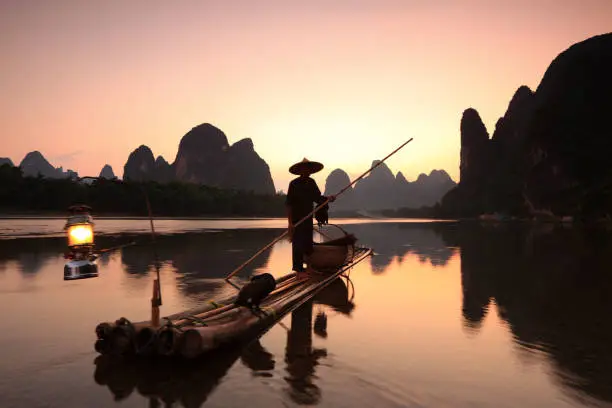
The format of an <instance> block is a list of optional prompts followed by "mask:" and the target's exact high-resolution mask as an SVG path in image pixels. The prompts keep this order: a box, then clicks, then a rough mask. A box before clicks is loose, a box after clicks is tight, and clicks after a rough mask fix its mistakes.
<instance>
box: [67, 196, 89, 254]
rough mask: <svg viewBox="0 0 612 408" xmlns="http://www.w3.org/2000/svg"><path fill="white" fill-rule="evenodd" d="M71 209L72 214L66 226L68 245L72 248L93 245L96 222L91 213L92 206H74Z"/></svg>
mask: <svg viewBox="0 0 612 408" xmlns="http://www.w3.org/2000/svg"><path fill="white" fill-rule="evenodd" d="M70 210H71V211H72V214H71V215H70V217H68V221H66V226H65V227H64V229H65V230H66V232H67V235H68V246H69V247H70V248H71V249H72V248H78V247H83V246H93V243H94V242H93V241H94V232H93V226H94V222H93V219H92V218H91V215H89V210H90V208H89V207H87V206H72V207H70Z"/></svg>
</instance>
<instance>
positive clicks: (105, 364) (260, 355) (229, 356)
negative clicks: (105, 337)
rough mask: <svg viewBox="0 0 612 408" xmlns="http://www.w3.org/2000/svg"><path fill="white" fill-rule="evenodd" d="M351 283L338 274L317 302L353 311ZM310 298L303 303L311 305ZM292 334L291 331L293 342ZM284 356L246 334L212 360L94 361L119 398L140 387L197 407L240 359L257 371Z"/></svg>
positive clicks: (160, 399)
mask: <svg viewBox="0 0 612 408" xmlns="http://www.w3.org/2000/svg"><path fill="white" fill-rule="evenodd" d="M348 281H349V280H348V279H347V282H348ZM347 285H348V284H345V283H344V280H343V279H341V278H339V279H336V280H334V281H333V282H332V283H331V284H330V285H329V286H327V287H326V288H324V289H323V290H321V291H320V292H319V293H318V294H317V295H316V296H314V297H313V298H312V300H311V302H313V305H316V304H319V305H325V306H328V307H330V308H331V309H332V310H339V311H341V313H343V314H346V315H350V311H351V310H352V309H353V304H352V301H351V299H350V296H349V290H348V286H347ZM306 303H307V302H306ZM306 303H305V304H303V305H301V306H300V307H308V305H307V304H306ZM310 307H313V306H310ZM315 323H316V320H315ZM292 339H293V338H292V337H288V338H287V342H288V343H290V342H291V341H292ZM281 358H282V357H281V356H277V357H275V356H273V355H272V354H270V353H269V352H268V351H267V350H266V349H265V348H264V347H263V346H262V344H261V343H260V342H259V339H257V338H255V339H245V341H244V342H243V343H242V344H240V347H228V348H226V349H224V350H220V351H219V352H217V353H214V355H211V356H210V357H209V358H207V359H206V364H201V362H199V361H198V360H176V359H159V358H158V359H133V360H132V359H125V358H115V357H114V356H113V355H99V356H97V357H96V358H95V361H94V364H95V370H94V375H93V376H94V380H95V382H96V383H97V384H98V385H100V386H104V387H106V388H107V389H108V390H109V391H110V392H111V393H112V395H113V397H114V398H115V401H117V402H118V401H121V400H124V399H126V398H128V397H129V396H130V395H131V394H132V393H134V392H137V393H139V394H140V395H142V396H143V397H146V398H148V399H149V401H153V402H157V403H158V404H159V406H162V405H163V404H166V406H170V405H171V404H174V403H177V404H180V405H181V406H184V407H186V408H188V407H194V408H195V407H201V406H202V405H203V404H204V403H205V402H206V401H207V400H208V398H209V395H210V394H211V392H212V391H214V389H215V388H216V387H217V385H218V384H219V383H220V382H221V381H222V379H223V377H225V375H226V374H227V372H228V371H229V369H230V368H231V367H232V366H233V365H234V364H235V363H236V361H238V360H239V359H240V360H242V362H243V363H244V364H245V365H246V366H248V367H249V369H251V370H253V371H268V370H270V369H272V368H273V367H274V360H275V359H276V360H277V361H278V360H279V359H281ZM150 406H153V403H151V405H150Z"/></svg>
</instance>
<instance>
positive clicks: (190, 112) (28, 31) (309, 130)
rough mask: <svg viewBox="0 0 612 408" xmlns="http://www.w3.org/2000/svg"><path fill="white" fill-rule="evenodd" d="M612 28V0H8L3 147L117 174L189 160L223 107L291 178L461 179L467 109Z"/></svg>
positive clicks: (281, 184) (489, 102)
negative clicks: (139, 152) (151, 163)
mask: <svg viewBox="0 0 612 408" xmlns="http://www.w3.org/2000/svg"><path fill="white" fill-rule="evenodd" d="M609 31H612V1H611V0H531V1H524V0H514V1H511V0H481V1H475V0H461V1H459V0H429V1H426V0H422V1H417V0H403V1H400V0H395V1H392V0H371V1H360V0H351V1H350V0H336V1H331V0H309V1H297V0H296V1H292V0H242V1H237V0H224V1H212V0H210V1H208V0H200V1H183V0H177V1H161V0H159V1H158V0H147V1H142V0H129V1H126V0H104V1H76V0H74V1H70V0H48V1H42V0H41V1H35V0H2V2H0V47H1V50H2V75H1V76H0V88H1V89H2V92H1V95H2V97H1V99H0V135H1V139H0V140H1V141H0V157H9V158H11V159H12V160H13V162H15V164H19V162H20V161H21V160H22V158H23V157H24V155H25V154H26V153H27V152H29V151H32V150H39V151H41V152H42V153H43V154H44V155H45V157H46V158H47V159H48V160H49V161H50V162H51V163H52V164H53V165H54V166H60V165H61V166H63V167H64V168H65V169H66V168H71V169H74V170H76V171H78V172H79V175H81V176H85V175H98V173H99V172H100V169H101V168H102V166H103V165H104V164H105V163H108V164H110V165H112V166H113V169H114V171H115V173H116V174H117V175H118V176H120V177H121V176H122V175H123V165H124V163H125V161H126V160H127V157H128V155H129V153H130V152H131V151H132V150H134V149H135V148H136V147H138V146H139V145H141V144H146V145H148V146H149V147H151V149H152V150H153V153H154V154H155V155H156V156H157V155H160V154H161V155H163V156H164V157H165V158H166V160H168V161H169V162H170V163H172V161H174V157H175V155H176V152H177V147H178V143H179V141H180V138H181V137H182V136H183V135H184V134H185V133H186V132H187V131H189V130H190V129H191V128H192V127H193V126H196V125H198V124H200V123H203V122H209V123H212V124H213V125H215V126H217V127H219V128H220V129H221V130H223V131H224V132H225V133H226V135H227V136H228V138H229V141H230V143H234V142H236V141H238V140H239V139H242V138H245V137H250V138H252V139H253V141H254V144H255V149H256V151H257V152H258V153H259V155H260V156H261V157H263V158H264V160H266V162H267V163H268V164H269V166H270V169H271V171H272V176H273V178H274V181H275V185H276V189H277V190H280V189H282V190H285V191H286V187H287V183H288V181H289V180H290V179H291V175H290V174H289V173H288V172H287V168H288V167H289V165H291V164H292V163H293V162H295V161H299V160H301V159H302V157H304V156H306V157H308V158H310V159H312V160H318V161H322V162H323V163H324V164H325V166H326V168H325V169H324V170H323V171H322V172H321V173H320V174H317V177H316V179H317V181H319V183H320V186H321V188H323V185H322V184H321V183H324V179H325V177H326V176H327V174H328V173H329V171H331V170H333V169H334V168H338V167H340V168H343V169H345V170H346V171H347V172H348V173H349V174H350V175H351V177H356V176H358V175H359V174H360V173H361V172H363V171H365V170H367V168H369V166H370V164H371V162H372V160H374V159H377V158H378V159H380V158H382V157H384V156H385V155H386V154H388V153H389V152H390V151H392V150H393V149H394V148H395V147H397V146H398V145H400V144H401V143H402V142H403V141H405V140H407V139H408V138H410V137H414V141H413V142H412V143H411V144H409V145H408V146H406V147H405V148H404V149H403V150H402V151H400V153H398V154H397V155H396V156H394V157H393V158H391V159H390V160H389V162H388V164H389V167H390V168H391V169H392V170H393V171H394V172H397V171H402V172H403V173H404V175H406V177H407V178H408V180H414V179H415V178H416V177H417V176H418V174H419V173H421V172H427V173H429V171H431V170H432V169H434V168H437V169H440V168H443V169H445V170H447V171H448V172H449V174H450V175H451V177H453V179H455V180H458V177H459V147H460V146H459V122H460V119H461V114H462V112H463V110H464V109H466V108H468V107H474V108H476V109H477V110H478V111H479V112H480V114H481V116H482V118H483V120H484V122H485V124H486V126H487V128H488V129H489V132H492V130H493V129H494V125H495V122H496V121H497V119H498V117H499V116H501V115H503V113H504V111H505V110H506V107H507V104H508V102H509V100H510V98H511V97H512V95H513V93H514V91H515V90H516V89H517V88H518V87H519V86H520V85H522V84H525V85H528V86H529V87H531V88H532V89H535V88H536V87H537V85H538V84H539V82H540V80H541V78H542V75H543V74H544V72H545V70H546V68H547V67H548V65H549V64H550V62H551V61H552V60H553V59H554V58H555V57H556V56H557V55H558V54H559V53H560V52H562V51H563V50H565V49H566V48H567V47H569V46H570V45H572V44H573V43H576V42H579V41H582V40H584V39H586V38H588V37H590V36H593V35H597V34H602V33H606V32H609Z"/></svg>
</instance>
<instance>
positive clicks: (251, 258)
mask: <svg viewBox="0 0 612 408" xmlns="http://www.w3.org/2000/svg"><path fill="white" fill-rule="evenodd" d="M412 139H413V138H410V139H408V140H407V141H405V142H404V143H402V144H401V146H399V147H398V148H397V149H395V150H393V151H392V152H391V153H389V154H388V155H387V156H386V157H385V158H384V159H382V160H381V161H379V162H378V163H376V164H375V165H374V166H372V167H370V169H368V170H367V171H366V172H365V173H363V174H362V175H361V176H359V177H357V178H356V179H355V180H353V181H351V182H350V183H349V184H348V185H347V186H346V187H344V188H343V189H342V190H340V191H339V192H338V193H336V194H335V195H334V196H330V197H328V198H327V199H326V200H325V201H324V202H323V203H322V204H319V206H317V207H316V208H315V209H314V210H312V211H311V212H310V213H309V214H308V215H306V216H305V217H303V218H302V219H301V220H299V221H298V222H296V223H295V224H294V227H297V226H298V225H300V224H301V223H303V222H304V221H306V220H307V219H308V218H311V217H312V215H313V214H314V213H316V212H317V211H319V209H321V208H323V207H324V206H325V205H326V204H327V203H329V202H330V201H331V199H332V197H333V198H334V199H335V198H336V197H338V196H339V195H341V194H342V193H344V192H345V191H346V190H348V189H349V188H351V186H352V185H353V184H355V183H356V182H358V181H359V180H361V179H362V178H364V177H365V176H366V175H367V174H368V173H370V172H371V171H372V170H374V169H375V168H376V167H378V166H380V165H381V164H383V163H384V162H385V160H387V159H388V158H389V157H391V156H393V155H394V154H395V153H397V152H398V151H399V150H400V149H401V148H402V147H404V146H406V145H407V144H408V143H410V142H411V141H412ZM288 233H289V229H286V230H285V232H283V233H282V234H281V235H279V236H278V237H276V238H275V239H273V240H272V242H270V243H269V244H268V245H266V246H265V247H263V248H261V249H260V250H259V251H257V252H256V253H255V254H254V255H253V256H252V257H250V258H249V259H247V260H246V261H245V262H244V263H243V264H242V265H240V266H239V267H237V268H236V269H234V270H233V271H232V272H231V273H230V274H229V275H227V277H226V278H225V280H229V279H231V278H232V276H234V275H235V274H237V273H238V272H240V271H241V270H242V269H244V267H245V266H247V265H248V264H250V263H251V262H252V261H253V260H254V259H255V258H257V257H258V256H259V255H261V254H262V253H263V252H264V251H266V250H267V249H269V248H270V247H271V246H272V245H274V244H276V243H277V242H278V241H280V240H281V239H283V238H284V237H285V236H286V235H287V234H288Z"/></svg>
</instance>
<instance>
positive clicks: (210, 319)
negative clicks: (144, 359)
mask: <svg viewBox="0 0 612 408" xmlns="http://www.w3.org/2000/svg"><path fill="white" fill-rule="evenodd" d="M355 241H356V240H355V238H354V236H349V235H346V236H345V237H343V238H340V239H337V240H332V241H328V242H325V243H321V244H316V245H315V247H316V249H315V251H314V252H313V254H312V256H311V259H310V262H311V268H312V269H314V270H316V271H321V272H324V273H321V274H320V275H315V276H313V277H311V278H306V279H300V280H298V279H297V278H296V275H295V273H290V274H288V275H285V276H282V277H280V278H278V279H276V289H275V290H274V291H273V292H271V293H270V294H269V295H268V296H267V297H266V298H265V299H264V300H263V301H262V302H261V305H260V309H259V310H251V309H249V308H247V307H242V306H236V305H234V301H235V300H236V296H233V297H230V298H228V299H225V300H223V301H220V302H217V303H215V302H210V303H209V304H207V305H204V306H202V307H199V308H196V309H191V310H188V311H184V312H181V313H177V314H174V315H171V316H168V317H166V318H165V319H162V322H164V320H165V323H164V324H162V325H161V327H153V326H152V324H151V321H144V322H138V323H132V322H130V321H128V320H127V319H124V318H121V319H119V320H117V321H116V322H114V323H100V324H99V325H98V326H97V327H96V335H97V337H98V340H97V341H96V345H95V348H96V351H98V352H99V353H101V354H114V355H130V354H140V355H163V356H171V355H175V356H183V357H187V358H194V357H198V356H200V355H202V354H204V353H206V352H208V351H211V350H215V349H217V348H220V347H222V346H224V345H226V344H229V343H232V342H234V341H236V340H239V339H242V338H244V337H245V336H249V335H250V334H253V333H256V332H258V331H259V330H261V329H262V328H265V327H269V326H270V325H272V324H273V323H275V322H276V321H278V320H279V319H280V318H282V317H283V316H284V315H285V314H286V313H288V312H290V311H291V310H293V309H295V308H296V307H298V306H299V305H301V304H302V303H304V302H306V301H308V300H309V299H311V298H312V297H314V296H315V295H316V294H317V293H318V292H320V291H321V290H323V289H324V288H325V287H327V286H328V285H330V284H331V283H332V282H334V280H336V279H337V278H338V276H339V275H341V274H342V273H343V272H345V271H346V270H348V269H349V268H351V267H352V266H353V265H355V264H357V263H358V262H360V261H362V260H363V259H365V258H366V257H367V256H369V255H370V254H371V252H372V250H371V249H369V248H361V247H356V246H355ZM315 266H316V267H315Z"/></svg>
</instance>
